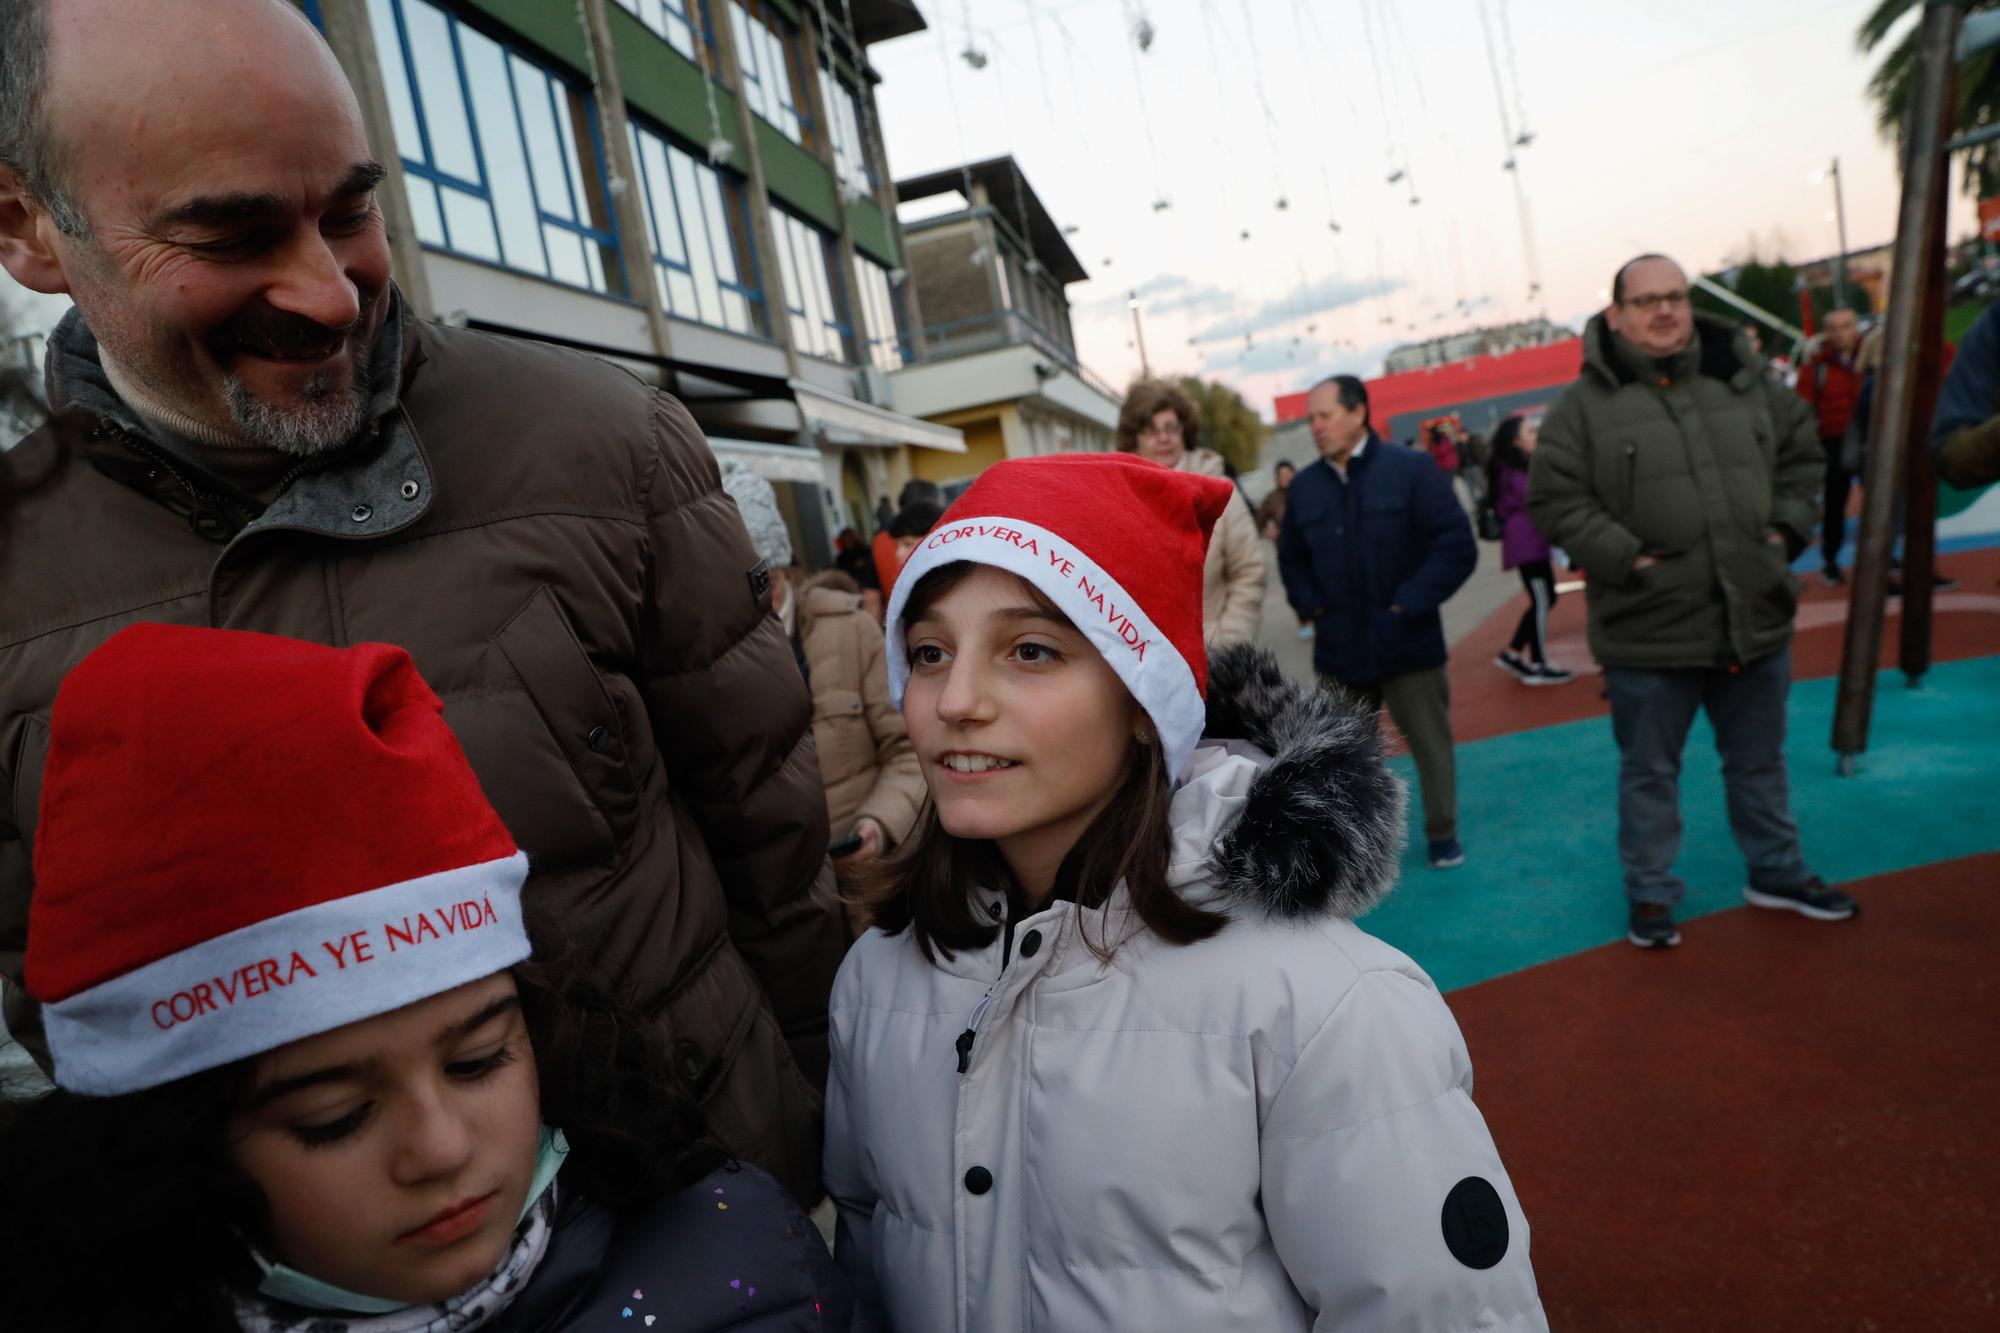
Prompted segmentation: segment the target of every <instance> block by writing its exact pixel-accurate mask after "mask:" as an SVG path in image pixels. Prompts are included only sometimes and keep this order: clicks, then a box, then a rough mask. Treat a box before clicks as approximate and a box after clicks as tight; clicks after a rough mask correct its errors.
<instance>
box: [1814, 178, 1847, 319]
mask: <svg viewBox="0 0 2000 1333" xmlns="http://www.w3.org/2000/svg"><path fill="white" fill-rule="evenodd" d="M1829 179H1830V180H1832V181H1833V221H1834V225H1835V226H1836V227H1837V228H1838V229H1839V234H1840V255H1839V257H1838V258H1836V259H1835V260H1834V261H1833V303H1834V304H1835V305H1836V306H1844V305H1846V304H1847V205H1846V204H1845V203H1843V202H1842V200H1841V195H1840V159H1839V158H1838V157H1836V158H1834V159H1833V161H1832V162H1830V163H1829V164H1828V165H1827V166H1826V168H1825V169H1824V170H1821V171H1815V172H1813V173H1812V174H1810V175H1808V176H1807V177H1806V181H1807V183H1808V184H1811V185H1817V184H1819V183H1820V182H1821V181H1823V180H1829Z"/></svg>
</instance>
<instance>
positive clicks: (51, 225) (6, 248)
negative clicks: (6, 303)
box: [0, 163, 69, 296]
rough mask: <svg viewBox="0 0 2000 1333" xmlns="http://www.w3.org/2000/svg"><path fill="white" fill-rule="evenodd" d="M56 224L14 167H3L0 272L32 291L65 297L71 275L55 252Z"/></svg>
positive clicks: (0, 181) (0, 166) (0, 167)
mask: <svg viewBox="0 0 2000 1333" xmlns="http://www.w3.org/2000/svg"><path fill="white" fill-rule="evenodd" d="M55 236H56V224H55V219H54V218H52V217H50V216H49V210H48V209H47V208H45V207H44V206H43V205H42V201H41V200H39V199H37V198H36V197H35V194H34V192H33V191H32V190H30V189H29V188H28V187H27V184H26V182H24V181H23V180H22V179H21V178H20V176H19V175H18V174H17V173H16V172H15V171H14V169H13V168H12V167H9V166H7V165H6V164H4V163H0V268H4V269H6V270H7V272H8V273H9V274H10V275H11V276H12V277H13V279H14V281H16V282H18V283H20V284H21V285H22V286H23V287H26V288H27V289H28V290H30V291H35V292H44V293H46V294H48V295H50V296H62V295H66V294H68V292H69V275H68V274H67V273H65V272H64V271H63V266H62V259H61V256H59V255H58V254H57V253H56V249H55Z"/></svg>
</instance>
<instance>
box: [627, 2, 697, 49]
mask: <svg viewBox="0 0 2000 1333" xmlns="http://www.w3.org/2000/svg"><path fill="white" fill-rule="evenodd" d="M617 3H618V4H619V5H621V6H622V7H624V8H625V9H626V10H627V11H629V12H630V13H631V14H632V16H633V17H634V18H636V19H638V20H639V22H641V23H643V24H645V25H646V26H647V27H649V28H651V29H652V30H653V31H654V32H655V33H656V34H658V35H659V37H660V40H662V41H664V42H665V43H666V44H667V45H668V46H671V47H673V48H674V50H676V51H678V52H680V53H681V54H682V55H684V56H686V57H687V58H688V59H689V60H698V59H699V58H700V57H698V56H697V55H696V54H695V42H696V41H697V40H708V33H707V29H708V12H707V6H706V5H705V4H702V6H701V31H702V33H703V36H702V38H700V39H698V38H697V37H696V36H695V33H696V28H695V24H694V7H695V5H696V4H698V3H700V0H617Z"/></svg>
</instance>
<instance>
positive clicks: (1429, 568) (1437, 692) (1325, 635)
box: [1278, 375, 1479, 870]
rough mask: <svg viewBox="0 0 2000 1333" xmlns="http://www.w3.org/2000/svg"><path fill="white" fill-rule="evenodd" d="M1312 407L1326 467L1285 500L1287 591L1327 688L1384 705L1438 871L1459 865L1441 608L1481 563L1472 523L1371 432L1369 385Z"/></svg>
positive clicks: (1331, 389)
mask: <svg viewBox="0 0 2000 1333" xmlns="http://www.w3.org/2000/svg"><path fill="white" fill-rule="evenodd" d="M1306 408H1307V412H1308V415H1309V419H1310V422H1311V425H1312V434H1313V443H1314V445H1315V446H1317V447H1318V449H1319V455H1320V461H1319V462H1317V463H1314V464H1313V465H1312V466H1310V467H1308V468H1306V469H1305V470H1304V471H1302V472H1300V473H1299V474H1298V476H1297V477H1295V478H1293V480H1292V484H1291V488H1290V489H1289V490H1288V491H1287V492H1286V497H1285V518H1284V523H1283V525H1282V526H1281V527H1280V528H1279V530H1278V568H1279V571H1280V573H1281V574H1282V575H1283V576H1284V581H1285V596H1286V598H1287V599H1289V600H1290V602H1291V604H1292V609H1293V610H1295V611H1297V612H1298V613H1299V615H1300V616H1301V617H1302V618H1305V619H1308V620H1310V621H1312V623H1313V640H1314V641H1313V669H1314V670H1315V671H1317V672H1318V673H1319V675H1320V677H1321V679H1322V680H1324V681H1326V682H1327V683H1329V684H1334V685H1339V686H1342V687H1344V688H1346V689H1348V690H1349V691H1352V692H1354V693H1356V694H1359V695H1361V696H1363V697H1364V698H1367V699H1369V700H1371V701H1373V702H1374V703H1376V704H1377V705H1381V704H1387V705H1388V708H1389V716H1390V717H1392V718H1394V719H1395V722H1396V727H1397V729H1398V730H1399V731H1401V732H1402V733H1403V738H1404V739H1405V740H1406V741H1408V742H1409V746H1410V754H1411V756H1412V757H1413V758H1414V759H1415V760H1416V764H1417V781H1418V784H1419V785H1420V786H1421V787H1422V789H1423V797H1424V836H1425V838H1426V839H1427V840H1428V841H1429V844H1430V863H1431V866H1432V868H1433V869H1438V870H1442V869H1445V868H1447V867H1450V866H1455V865H1460V864H1463V862H1464V860H1465V850H1464V848H1463V846H1462V845H1461V844H1460V843H1459V840H1458V778H1457V773H1456V765H1455V763H1454V760H1453V757H1452V748H1451V691H1450V686H1449V683H1448V682H1447V680H1446V678H1445V647H1444V622H1443V620H1442V619H1441V618H1440V617H1439V616H1438V608H1439V607H1440V606H1442V605H1444V601H1445V599H1446V598H1447V597H1450V596H1451V595H1452V594H1453V593H1455V592H1457V591H1458V589H1459V587H1460V586H1461V585H1462V584H1463V583H1464V582H1465V581H1466V579H1467V578H1469V577H1471V575H1472V570H1473V566H1474V565H1476V564H1477V563H1478V561H1479V548H1478V545H1477V544H1476V543H1475V542H1474V541H1473V537H1472V525H1471V524H1470V523H1469V522H1468V521H1467V520H1466V517H1465V511H1464V510H1463V509H1462V508H1460V507H1459V503H1458V497H1457V496H1455V495H1454V494H1453V493H1452V489H1451V483H1450V482H1449V481H1448V480H1446V478H1445V474H1444V473H1442V472H1440V471H1439V470H1438V467H1437V464H1435V463H1434V462H1432V461H1431V459H1430V456H1429V455H1428V454H1424V453H1419V452H1417V451H1415V450H1412V449H1402V448H1398V447H1397V446H1396V445H1393V444H1390V443H1388V442H1387V441H1385V440H1383V439H1382V438H1381V437H1380V436H1378V435H1376V434H1375V431H1374V429H1373V427H1372V425H1371V423H1370V422H1369V420H1368V390H1367V389H1366V387H1364V386H1363V385H1362V383H1361V381H1360V380H1358V379H1356V378H1354V377H1353V376H1352V375H1336V376H1334V377H1333V378H1332V379H1329V380H1326V381H1324V382H1322V383H1320V384H1318V385H1315V386H1314V388H1313V390H1312V393H1311V394H1310V395H1308V397H1307V400H1306Z"/></svg>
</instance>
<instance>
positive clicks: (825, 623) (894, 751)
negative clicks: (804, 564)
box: [799, 574, 925, 850]
mask: <svg viewBox="0 0 2000 1333" xmlns="http://www.w3.org/2000/svg"><path fill="white" fill-rule="evenodd" d="M842 585H846V587H843V586H842ZM852 586H853V581H852V580H851V579H849V578H848V577H847V576H846V575H844V574H822V575H821V576H819V577H818V578H816V579H813V580H812V581H810V582H809V583H807V584H806V586H805V588H804V590H803V591H802V592H801V593H800V594H799V639H800V642H802V643H803V644H804V645H805V654H806V670H807V671H809V672H810V673H811V680H810V681H809V682H808V684H809V685H810V686H811V688H812V700H813V746H814V748H815V749H816V750H818V751H819V773H820V778H821V780H822V781H824V782H825V784H826V811H827V817H828V819H829V820H830V821H831V827H832V829H833V836H834V837H835V838H843V837H845V836H847V834H849V833H851V832H852V831H853V829H854V824H855V821H856V820H858V819H860V818H861V817H862V816H863V815H867V816H868V817H869V818H871V819H873V820H874V821H875V822H876V823H878V824H880V825H881V826H882V831H883V832H884V833H886V834H888V835H889V846H891V847H893V846H895V845H896V844H897V843H899V842H901V841H903V839H905V838H907V837H909V836H910V830H911V829H912V828H914V827H916V823H917V812H918V811H919V810H921V809H922V808H923V804H924V792H925V788H924V774H923V770H922V768H921V767H919V766H918V763H917V752H916V749H915V747H913V746H912V745H911V744H910V734H909V732H907V731H905V730H904V729H903V715H902V714H901V713H899V712H897V711H896V705H895V704H894V703H892V702H890V700H889V668H888V663H887V661H886V659H885V658H884V656H883V653H884V649H883V642H882V627H881V626H880V625H877V624H876V623H875V622H874V620H873V619H872V618H870V617H869V615H868V614H867V613H866V612H864V611H863V610H862V609H861V595H860V594H859V593H857V592H851V591H848V588H851V587H852ZM885 850H886V849H885Z"/></svg>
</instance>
